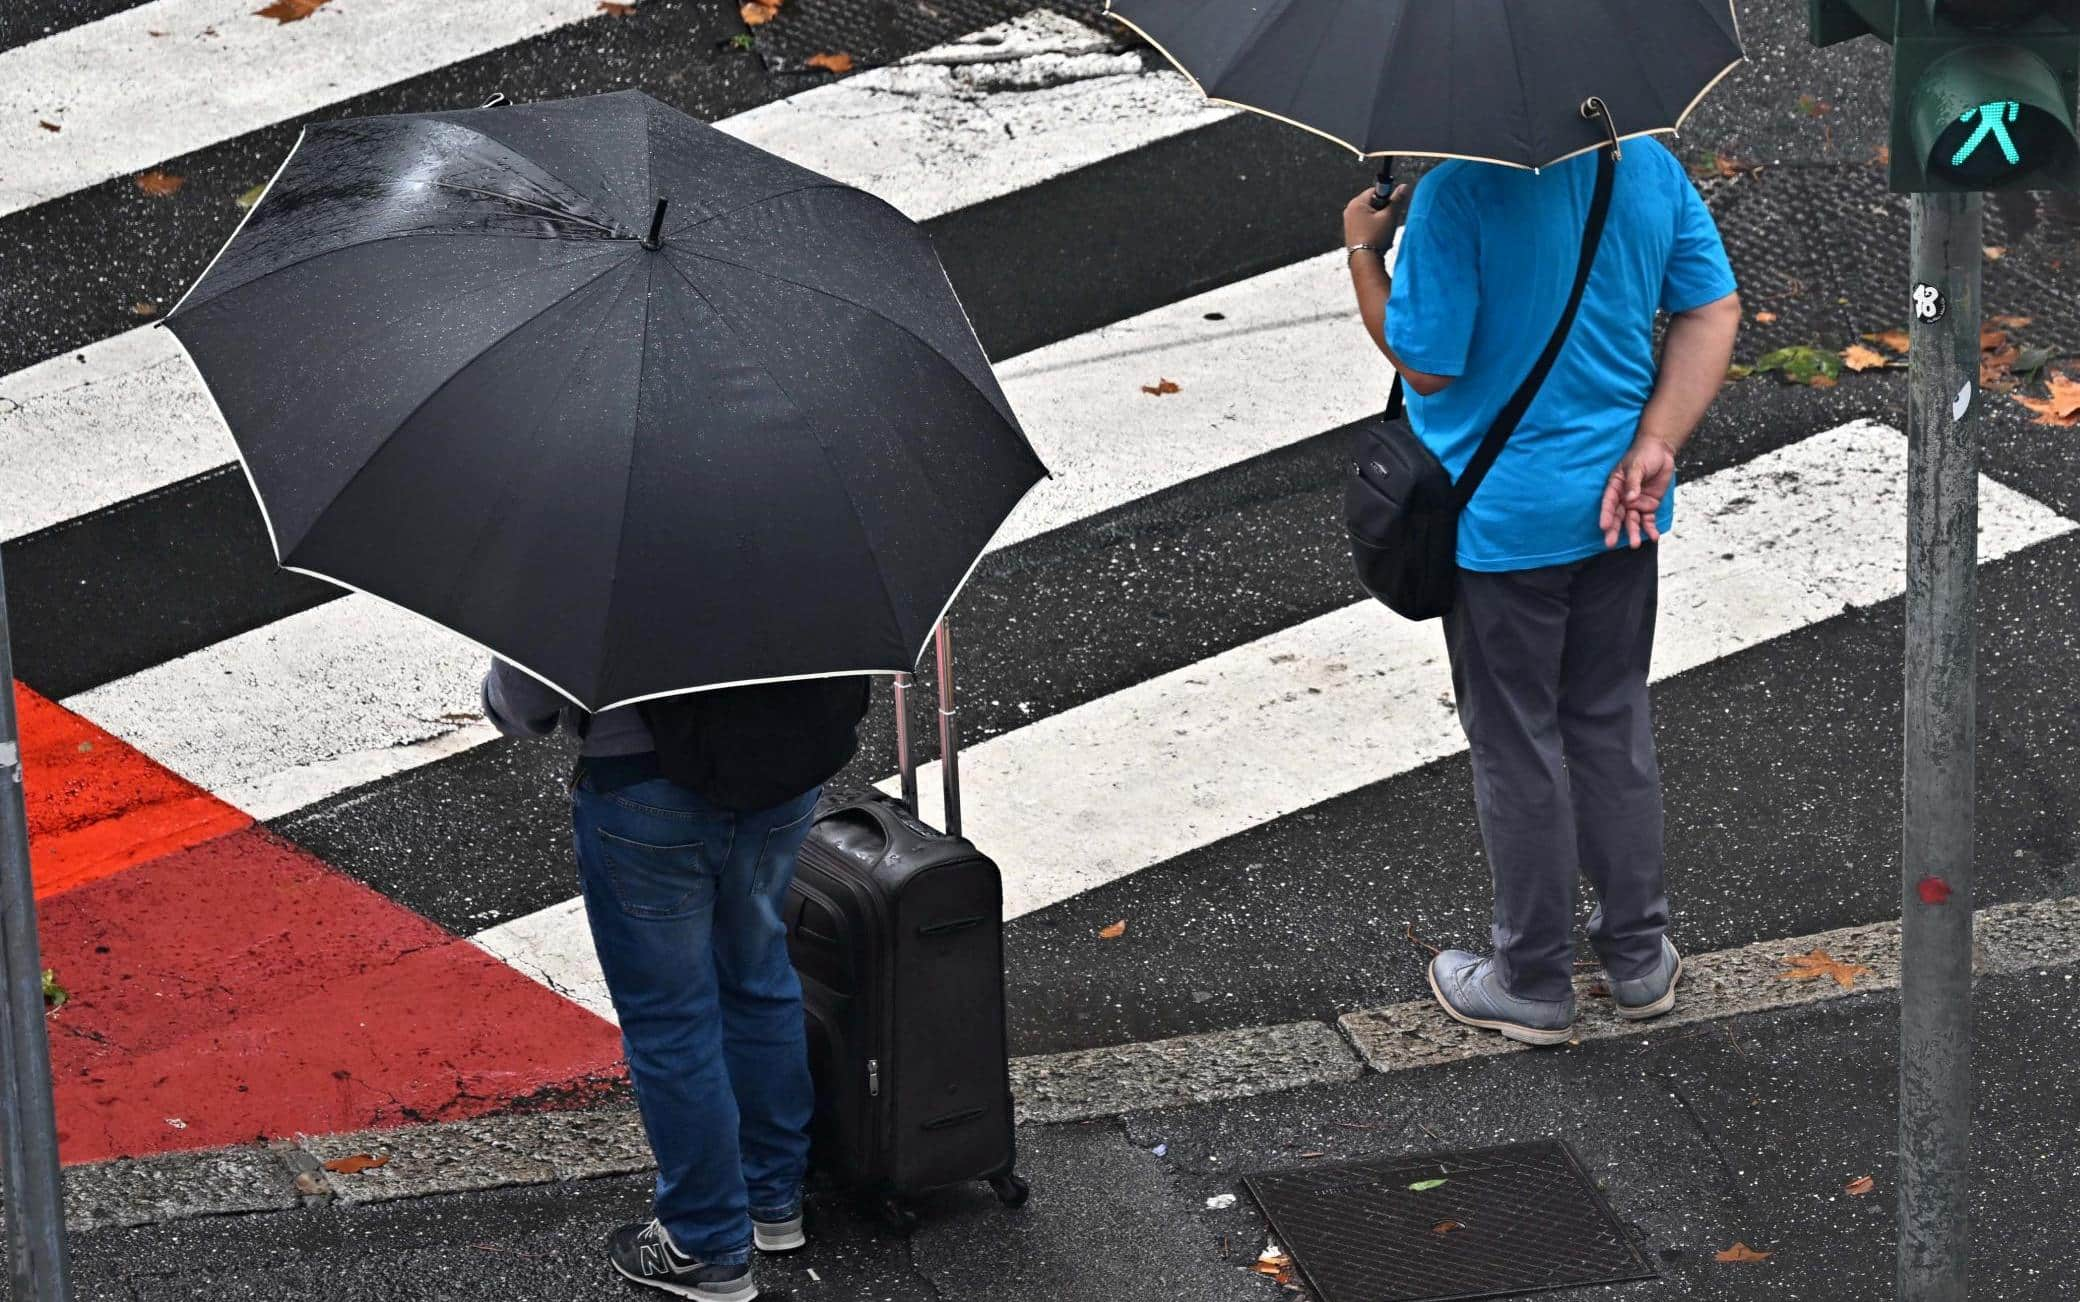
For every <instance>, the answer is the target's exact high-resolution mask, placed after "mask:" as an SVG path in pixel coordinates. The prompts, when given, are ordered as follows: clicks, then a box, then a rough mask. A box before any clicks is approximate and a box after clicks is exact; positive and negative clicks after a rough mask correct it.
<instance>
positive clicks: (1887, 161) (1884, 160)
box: [1871, 145, 1892, 167]
mask: <svg viewBox="0 0 2080 1302" xmlns="http://www.w3.org/2000/svg"><path fill="white" fill-rule="evenodd" d="M1871 161H1872V162H1874V163H1876V164H1877V165H1878V166H1880V167H1889V166H1891V164H1892V146H1891V145H1879V146H1878V152H1877V153H1875V154H1872V155H1871Z"/></svg>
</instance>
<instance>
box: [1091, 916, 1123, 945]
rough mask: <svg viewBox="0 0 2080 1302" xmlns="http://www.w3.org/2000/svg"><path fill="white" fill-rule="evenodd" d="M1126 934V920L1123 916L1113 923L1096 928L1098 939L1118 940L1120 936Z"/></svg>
mask: <svg viewBox="0 0 2080 1302" xmlns="http://www.w3.org/2000/svg"><path fill="white" fill-rule="evenodd" d="M1126 934H1127V920H1126V919H1125V918H1121V919H1120V920H1119V921H1118V922H1115V923H1113V924H1112V925H1111V926H1109V927H1100V928H1098V939H1100V940H1118V939H1119V938H1120V937H1121V936H1124V935H1126Z"/></svg>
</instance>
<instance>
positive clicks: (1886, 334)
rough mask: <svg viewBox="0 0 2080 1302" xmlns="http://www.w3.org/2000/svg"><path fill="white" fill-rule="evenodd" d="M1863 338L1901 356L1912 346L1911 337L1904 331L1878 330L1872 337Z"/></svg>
mask: <svg viewBox="0 0 2080 1302" xmlns="http://www.w3.org/2000/svg"><path fill="white" fill-rule="evenodd" d="M1864 338H1866V339H1868V340H1870V341H1871V342H1872V343H1874V344H1883V345H1884V346H1885V347H1887V348H1890V349H1891V350H1892V351H1893V352H1895V353H1902V354H1904V353H1905V352H1906V351H1907V349H1908V348H1909V346H1910V345H1911V344H1912V336H1910V335H1909V334H1908V333H1907V332H1906V331H1904V330H1880V331H1879V332H1878V333H1876V334H1874V335H1865V336H1864Z"/></svg>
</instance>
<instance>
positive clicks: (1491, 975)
mask: <svg viewBox="0 0 2080 1302" xmlns="http://www.w3.org/2000/svg"><path fill="white" fill-rule="evenodd" d="M1430 993H1431V994H1433V995H1436V996H1437V1002H1438V1004H1439V1006H1441V1007H1442V1008H1443V1009H1444V1010H1445V1011H1446V1012H1447V1013H1450V1014H1451V1015H1452V1017H1453V1018H1454V1019H1455V1020H1457V1021H1461V1022H1464V1023H1466V1024H1467V1025H1468V1026H1478V1027H1480V1028H1481V1029H1482V1030H1484V1031H1500V1032H1502V1033H1503V1034H1504V1035H1506V1036H1508V1037H1509V1038H1510V1039H1512V1040H1516V1041H1518V1042H1520V1043H1523V1044H1566V1043H1567V1042H1568V1041H1569V1040H1572V1039H1573V1038H1574V992H1573V991H1569V992H1568V995H1567V998H1565V999H1555V1000H1551V1001H1548V1000H1543V999H1519V998H1517V997H1516V996H1515V995H1513V994H1511V993H1510V992H1509V991H1507V990H1505V989H1503V987H1502V978H1501V977H1500V976H1498V975H1496V972H1495V960H1494V959H1492V958H1482V957H1481V956H1480V955H1479V954H1470V953H1468V952H1467V951H1465V950H1463V949H1448V950H1446V951H1444V952H1443V953H1442V954H1439V955H1438V956H1437V957H1436V958H1433V959H1431V960H1430Z"/></svg>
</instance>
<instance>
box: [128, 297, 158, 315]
mask: <svg viewBox="0 0 2080 1302" xmlns="http://www.w3.org/2000/svg"><path fill="white" fill-rule="evenodd" d="M158 313H159V305H158V304H157V303H154V302H152V300H150V299H148V298H140V299H138V300H137V301H136V302H135V303H132V304H131V305H130V315H131V316H157V315H158Z"/></svg>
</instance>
